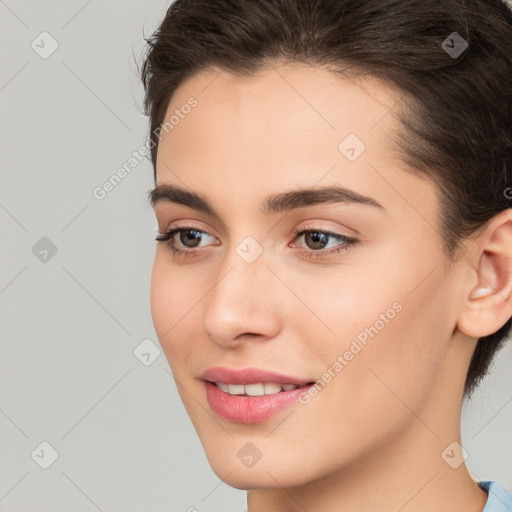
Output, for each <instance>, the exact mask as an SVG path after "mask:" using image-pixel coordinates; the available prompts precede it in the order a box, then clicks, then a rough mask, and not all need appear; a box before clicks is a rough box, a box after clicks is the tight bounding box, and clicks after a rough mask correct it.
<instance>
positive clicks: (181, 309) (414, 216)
mask: <svg viewBox="0 0 512 512" xmlns="http://www.w3.org/2000/svg"><path fill="white" fill-rule="evenodd" d="M191 97H193V98H195V101H194V100H190V98H191ZM402 101H405V100H402ZM195 102H197V103H195ZM187 105H194V106H193V107H188V106H187ZM400 106H401V105H400V96H399V95H398V94H396V93H394V92H393V90H392V89H388V88H387V87H385V86H384V85H383V84H381V83H378V82H377V81H375V80H370V79H368V78H367V79H364V81H363V80H360V81H358V82H357V83H356V82H354V81H353V80H349V79H346V78H342V77H339V76H336V75H334V74H332V73H331V72H329V71H327V70H325V69H321V68H314V67H307V66H304V65H293V66H292V65H287V66H280V67H277V68H276V69H269V70H266V71H264V72H261V73H259V74H257V75H255V76H253V77H251V78H241V77H236V76H234V75H231V74H229V73H228V72H222V73H220V74H219V72H218V71H211V72H208V73H206V72H204V73H201V74H198V75H196V76H194V77H192V78H190V79H188V80H187V81H186V82H184V83H183V84H182V85H181V86H180V88H179V89H178V90H177V91H176V93H175V94H174V96H173V98H172V101H171V103H170V105H169V108H168V110H167V113H166V116H165V120H168V119H169V118H170V117H171V116H172V115H174V116H175V117H174V118H173V121H172V127H171V128H170V129H169V128H168V130H167V132H166V131H165V130H164V131H163V132H162V138H161V142H160V145H159V150H158V161H157V185H158V187H163V186H164V185H169V186H172V187H175V188H179V189H182V190H183V191H184V192H182V193H171V192H172V191H171V190H170V189H169V190H164V189H162V191H161V192H160V193H158V194H156V193H155V194H154V196H153V199H154V209H155V212H156V216H157V221H158V228H159V231H160V232H161V233H165V232H168V231H170V230H174V229H181V230H182V231H181V232H179V231H178V232H176V233H174V234H173V235H172V237H171V241H172V242H173V244H174V247H175V248H176V249H178V251H185V252H178V253H173V251H172V250H171V248H170V247H169V245H168V242H166V241H161V242H158V243H157V248H156V255H155V262H154V267H153V274H152V282H151V308H152V316H153V321H154V325H155V329H156V332H157V334H158V337H159V340H160V343H161V346H162V348H163V350H164V352H165V355H166V357H167V360H168V362H169V364H170V367H171V369H172V372H173V375H174V377H175V379H176V383H177V386H178V390H179V393H180V396H181V398H182V400H183V403H184V405H185V407H186V409H187V412H188V414H189V415H190V418H191V420H192V422H193V424H194V427H195V429H196V430H197V432H198V435H199V437H200V439H201V442H202V444H203V446H204V449H205V451H206V455H207V457H208V459H209V462H210V464H211V465H212V467H213V469H214V471H215V472H216V473H217V475H218V476H219V477H220V478H222V479H223V480H225V482H226V483H228V484H230V485H232V486H235V487H240V488H255V487H277V486H293V485H300V484H302V483H305V482H308V481H312V480H314V479H318V478H320V477H322V476H326V475H328V474H331V473H333V472H335V471H344V470H349V469H350V471H347V475H353V474H355V469H356V468H358V469H362V468H363V467H364V464H365V463H366V462H368V463H369V461H370V460H372V463H373V467H375V462H376V460H377V459H379V460H382V463H386V464H388V463H389V461H390V458H389V456H388V455H389V453H388V452H389V451H390V450H391V447H393V450H394V451H393V453H397V450H396V448H397V446H398V444H399V443H402V446H403V447H404V448H405V445H404V443H410V442H412V441H411V440H412V439H414V443H417V444H418V446H422V447H423V448H422V449H423V451H424V453H425V454H426V455H425V457H427V458H428V453H430V452H431V451H432V450H430V448H432V447H433V446H434V445H435V451H434V453H435V457H436V460H437V459H438V460H439V461H440V463H441V464H442V463H443V462H442V460H441V457H440V454H441V452H442V450H443V449H444V448H445V447H446V442H445V441H446V437H447V436H449V435H451V434H452V433H453V436H456V435H457V434H456V432H457V431H456V429H455V425H458V423H457V420H458V413H459V411H460V399H461V394H462V386H463V381H464V376H465V372H466V369H467V364H468V362H469V357H470V355H471V350H472V348H473V345H471V344H470V343H467V342H466V343H462V342H461V340H459V341H457V339H458V338H457V336H459V337H460V336H461V335H460V333H456V332H455V331H456V321H457V318H456V316H457V311H456V308H457V293H459V292H460V286H458V284H457V283H458V282H459V281H460V276H459V275H458V273H457V272H456V271H454V270H453V268H452V269H450V268H449V267H448V266H447V265H446V261H445V258H444V256H443V253H442V248H441V237H440V235H439V232H438V229H437V226H438V220H437V215H438V203H437V196H436V189H435V186H434V185H433V184H432V183H430V182H429V181H425V180H424V179H422V178H420V177H418V176H416V175H414V174H412V173H410V172H406V170H405V166H404V164H403V163H402V162H401V160H400V159H399V158H398V157H397V156H396V153H394V152H393V146H392V142H391V137H392V136H394V135H395V134H396V132H397V129H398V122H397V120H396V118H395V117H394V115H395V113H396V111H397V109H398V108H399V107H400ZM168 126H169V125H168ZM334 187H336V190H335V189H334ZM328 188H332V190H327V189H328ZM324 189H325V190H324ZM342 189H345V190H344V191H342ZM299 191H307V192H303V193H300V194H299V193H298V192H299ZM340 191H341V192H340ZM291 193H294V195H293V196H288V194H291ZM195 195H197V196H200V198H201V199H202V202H199V201H197V200H196V201H191V199H192V198H193V197H194V196H195ZM206 203H207V205H208V206H209V207H208V208H207V207H206ZM455 269H456V267H455ZM459 295H460V293H459ZM274 374H275V375H274ZM212 382H219V383H220V384H219V385H217V384H214V383H212ZM315 382H317V384H316V385H315V386H313V385H312V384H311V383H315ZM245 384H247V386H245ZM294 386H295V387H294ZM296 386H299V388H297V387H296ZM315 390H316V391H315ZM262 393H266V394H264V395H262ZM258 395H262V396H258ZM457 405H458V406H459V409H458V410H457ZM419 418H421V420H419ZM447 418H449V419H453V425H454V430H453V432H451V431H450V432H447V431H446V430H447V427H446V425H447V424H449V419H447ZM413 432H414V436H413V435H412V433H413ZM408 433H409V434H411V435H410V436H409V435H407V434H408ZM433 434H434V435H433ZM436 443H437V444H436ZM408 446H409V445H408ZM426 447H428V448H426ZM426 460H427V459H426V458H424V459H423V460H422V463H425V461H426ZM408 463H410V464H420V462H419V461H418V460H416V461H414V460H408ZM436 463H437V462H436ZM356 464H357V466H356Z"/></svg>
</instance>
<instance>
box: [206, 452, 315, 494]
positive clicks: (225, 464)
mask: <svg viewBox="0 0 512 512" xmlns="http://www.w3.org/2000/svg"><path fill="white" fill-rule="evenodd" d="M242 444H243V443H242ZM227 453H231V452H230V450H228V449H226V450H222V451H219V449H218V447H216V450H215V453H208V451H207V452H206V456H207V458H208V462H209V464H210V466H211V468H212V470H213V472H214V473H215V474H216V475H217V476H218V477H219V479H221V480H222V481H223V482H224V483H226V484H227V485H229V486H231V487H234V488H236V489H241V490H250V489H274V488H280V487H295V486H299V485H303V484H305V483H307V482H309V481H311V480H314V479H315V478H316V477H317V475H315V474H314V473H313V468H312V467H311V466H309V465H304V464H303V461H301V460H300V459H298V460H297V461H296V462H293V461H290V460H286V459H287V458H285V457H280V456H279V455H280V454H281V453H280V450H279V449H278V448H277V447H276V450H275V453H277V454H278V457H270V458H265V457H262V458H261V459H260V460H258V461H257V462H256V463H254V464H253V465H252V466H249V467H246V466H245V465H244V463H243V462H241V461H240V460H239V459H238V458H237V457H236V453H235V454H234V455H233V456H231V455H227ZM281 455H282V454H281Z"/></svg>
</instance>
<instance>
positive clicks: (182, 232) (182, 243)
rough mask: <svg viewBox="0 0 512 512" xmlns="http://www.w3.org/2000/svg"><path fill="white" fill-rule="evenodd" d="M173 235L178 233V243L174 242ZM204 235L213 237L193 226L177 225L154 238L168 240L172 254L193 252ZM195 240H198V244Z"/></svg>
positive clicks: (161, 240)
mask: <svg viewBox="0 0 512 512" xmlns="http://www.w3.org/2000/svg"><path fill="white" fill-rule="evenodd" d="M175 235H179V236H178V239H179V244H177V243H176V240H175V238H176V237H175ZM204 235H206V236H209V237H212V238H215V237H214V236H213V235H211V234H210V233H208V232H207V231H204V230H202V229H197V228H193V227H179V228H173V229H171V230H169V231H167V232H166V233H163V234H161V235H160V236H157V237H156V238H155V240H156V241H158V242H168V246H169V247H170V249H171V251H172V252H173V254H176V255H187V254H188V253H191V252H195V251H194V250H193V249H196V248H198V247H202V245H201V242H202V240H203V239H204ZM197 242H199V244H198V243H197ZM189 244H190V245H189ZM205 245H208V244H205ZM214 245H218V244H214Z"/></svg>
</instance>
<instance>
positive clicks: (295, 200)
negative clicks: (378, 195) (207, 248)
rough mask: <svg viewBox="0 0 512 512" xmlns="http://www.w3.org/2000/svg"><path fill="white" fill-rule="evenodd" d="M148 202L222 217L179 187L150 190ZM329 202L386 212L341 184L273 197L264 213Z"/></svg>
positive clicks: (165, 184) (207, 203) (205, 201)
mask: <svg viewBox="0 0 512 512" xmlns="http://www.w3.org/2000/svg"><path fill="white" fill-rule="evenodd" d="M148 199H149V202H150V204H151V206H152V207H153V208H154V207H155V206H156V205H157V204H160V203H177V204H182V205H184V206H188V207H189V208H193V209H194V210H198V211H201V212H203V213H207V214H210V215H213V216H215V217H217V218H220V216H219V214H218V213H217V212H216V211H215V209H214V208H213V207H212V205H211V204H210V203H209V202H208V200H207V199H206V198H204V197H202V196H201V195H199V194H196V193H195V192H189V191H188V190H185V189H183V188H180V187H178V186H176V185H170V184H168V183H161V184H159V185H157V186H155V187H154V188H153V189H151V190H149V191H148ZM328 203H348V204H360V205H365V206H372V207H374V208H379V209H382V210H384V211H385V210H386V209H385V208H384V207H383V206H382V205H381V204H380V203H379V202H378V201H376V200H375V199H373V198H371V197H367V196H364V195H361V194H359V193H358V192H355V191H353V190H350V189H348V188H345V187H342V186H341V185H331V186H325V187H318V188H303V189H298V190H291V191H289V192H280V193H277V194H272V195H270V196H268V197H267V198H266V199H265V200H264V202H263V204H262V207H261V210H262V212H263V213H265V214H271V213H278V212H285V211H289V210H295V209H297V208H303V207H306V206H311V205H316V204H328Z"/></svg>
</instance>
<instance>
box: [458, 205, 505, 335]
mask: <svg viewBox="0 0 512 512" xmlns="http://www.w3.org/2000/svg"><path fill="white" fill-rule="evenodd" d="M464 260H465V263H467V264H468V265H469V266H470V269H469V273H468V274H465V278H467V279H468V286H466V287H464V293H465V297H464V301H463V304H462V308H461V310H460V312H459V318H458V322H457V327H458V329H459V330H460V331H462V332H463V333H465V334H467V335H469V336H471V337H474V338H480V337H482V336H488V335H489V334H492V333H494V332H496V331H497V330H498V329H500V328H501V327H503V325H505V323H506V322H507V321H508V320H509V319H510V318H511V317H512V208H509V209H508V210H505V211H503V212H501V213H500V214H498V215H496V216H495V217H493V218H492V219H491V220H490V221H489V222H488V223H487V226H486V227H485V229H483V231H481V233H480V234H479V235H478V238H476V239H475V241H474V244H472V245H471V247H470V248H469V249H468V252H467V253H466V257H465V258H464Z"/></svg>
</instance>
